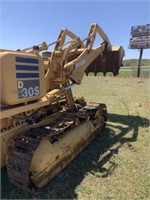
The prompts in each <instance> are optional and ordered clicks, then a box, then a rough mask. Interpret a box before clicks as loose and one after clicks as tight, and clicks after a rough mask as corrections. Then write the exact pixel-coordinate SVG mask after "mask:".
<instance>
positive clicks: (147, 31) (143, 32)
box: [131, 24, 150, 37]
mask: <svg viewBox="0 0 150 200" xmlns="http://www.w3.org/2000/svg"><path fill="white" fill-rule="evenodd" d="M131 36H132V37H142V36H150V24H145V25H139V26H132V27H131Z"/></svg>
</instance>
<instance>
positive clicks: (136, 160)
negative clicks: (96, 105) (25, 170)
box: [1, 76, 150, 200]
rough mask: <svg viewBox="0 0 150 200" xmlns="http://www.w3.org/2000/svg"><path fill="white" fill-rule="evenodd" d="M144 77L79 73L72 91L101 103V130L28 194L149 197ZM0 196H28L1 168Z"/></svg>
mask: <svg viewBox="0 0 150 200" xmlns="http://www.w3.org/2000/svg"><path fill="white" fill-rule="evenodd" d="M149 92H150V91H149V80H148V79H137V78H120V77H116V78H113V77H100V76H98V77H93V76H89V77H84V80H83V83H82V85H81V86H77V87H76V88H74V90H73V93H74V95H75V96H84V97H85V98H86V100H87V101H88V102H89V101H95V102H101V103H105V104H106V105H107V108H108V122H107V125H106V128H105V129H104V130H103V132H101V133H99V134H98V135H97V136H96V138H95V139H94V140H93V141H92V142H91V143H90V144H89V145H88V146H87V147H86V148H85V149H84V150H83V152H82V153H81V154H80V155H79V156H78V157H77V158H76V159H75V160H74V161H73V162H72V163H70V165H69V166H68V167H66V168H65V169H64V170H63V171H62V172H61V173H60V174H59V175H57V176H56V177H55V178H54V179H53V180H52V181H51V182H50V183H49V184H48V185H47V186H46V187H44V188H43V189H41V193H40V194H39V195H37V196H36V197H34V199H81V200H82V199H83V200H87V199H93V200H141V199H144V200H148V199H149V198H150V196H149V195H150V193H149V192H150V191H149V188H150V182H149V180H150V174H149V170H150V165H149V164H150V163H149V161H150V156H149V155H150V148H149V141H150V140H149V136H150V134H149V133H150V132H149V131H148V128H149V127H148V126H149V121H148V119H149V108H150V107H149V97H150V93H149ZM1 194H2V199H9V198H10V199H28V198H32V197H31V196H30V195H28V194H27V193H25V192H22V191H21V190H19V189H17V188H16V187H14V186H13V185H11V184H10V183H9V182H8V180H7V175H6V171H5V169H3V170H2V193H1Z"/></svg>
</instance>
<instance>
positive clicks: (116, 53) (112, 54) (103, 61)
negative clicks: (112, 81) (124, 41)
mask: <svg viewBox="0 0 150 200" xmlns="http://www.w3.org/2000/svg"><path fill="white" fill-rule="evenodd" d="M124 55H125V54H124V49H123V48H122V46H112V47H111V50H109V51H108V50H106V51H104V53H103V55H100V56H98V57H97V58H96V59H95V60H94V61H93V62H92V63H91V64H90V65H89V66H88V67H87V69H86V70H85V73H86V75H87V76H88V73H89V72H94V75H95V76H96V75H97V73H98V72H102V73H103V75H104V76H105V75H106V73H107V72H112V73H113V75H114V76H116V75H118V74H119V69H120V67H121V66H123V64H122V61H123V57H124Z"/></svg>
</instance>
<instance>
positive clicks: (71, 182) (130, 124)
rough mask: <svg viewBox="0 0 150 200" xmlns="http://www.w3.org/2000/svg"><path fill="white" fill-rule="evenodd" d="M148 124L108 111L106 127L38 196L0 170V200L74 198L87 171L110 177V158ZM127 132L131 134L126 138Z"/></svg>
mask: <svg viewBox="0 0 150 200" xmlns="http://www.w3.org/2000/svg"><path fill="white" fill-rule="evenodd" d="M118 124H119V125H118ZM148 125H149V121H148V119H145V118H142V117H139V116H128V115H117V114H109V115H108V125H106V127H105V129H104V130H103V131H102V132H101V133H98V134H97V136H96V137H95V138H94V139H93V141H92V142H91V143H90V144H89V145H88V146H87V147H86V148H85V149H84V150H83V151H82V152H81V153H80V154H79V155H78V156H77V157H76V158H75V159H74V160H73V161H72V162H71V163H70V164H69V165H68V166H67V167H66V168H65V169H64V170H63V171H62V172H61V173H59V174H58V175H57V176H56V177H55V178H54V179H53V180H52V181H51V182H50V183H49V184H48V185H47V186H45V187H44V188H42V189H41V190H40V193H39V194H38V195H37V196H35V197H31V195H29V194H28V193H26V192H24V191H21V190H20V189H18V188H16V187H15V186H13V185H11V184H10V183H9V181H8V179H7V173H6V169H2V172H1V179H2V180H1V199H31V198H34V199H77V198H78V195H77V193H76V191H75V190H76V188H77V186H79V185H80V183H81V182H82V181H83V179H84V177H85V176H86V174H87V173H92V174H95V173H96V172H100V174H101V177H107V176H109V175H110V174H111V173H112V171H113V170H114V169H115V168H116V167H117V165H116V164H115V163H114V162H112V161H111V157H112V156H113V155H114V154H117V153H118V150H119V148H121V147H122V145H123V144H124V143H127V145H128V146H129V148H132V142H135V141H136V140H137V137H138V133H139V127H148ZM114 128H115V129H116V128H117V129H118V130H119V133H118V134H115V133H114ZM130 131H131V132H132V136H131V137H127V134H128V133H129V132H130ZM116 144H117V145H116ZM107 162H109V166H110V167H109V169H106V168H105V167H104V165H105V164H106V163H107Z"/></svg>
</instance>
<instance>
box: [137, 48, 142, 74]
mask: <svg viewBox="0 0 150 200" xmlns="http://www.w3.org/2000/svg"><path fill="white" fill-rule="evenodd" d="M142 55H143V48H142V49H140V56H139V63H138V70H137V77H138V78H139V77H140V72H141V60H142Z"/></svg>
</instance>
